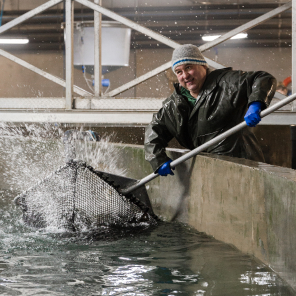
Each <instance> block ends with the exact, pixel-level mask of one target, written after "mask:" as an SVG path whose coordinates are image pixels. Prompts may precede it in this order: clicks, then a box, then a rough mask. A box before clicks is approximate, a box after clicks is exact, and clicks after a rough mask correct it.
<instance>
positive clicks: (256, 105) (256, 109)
mask: <svg viewBox="0 0 296 296" xmlns="http://www.w3.org/2000/svg"><path fill="white" fill-rule="evenodd" d="M260 112H261V103H260V102H253V103H251V104H250V106H249V109H248V111H247V113H246V115H245V117H244V119H245V122H246V123H247V125H248V126H250V127H254V126H256V125H257V124H258V123H259V122H260V121H261V117H260Z"/></svg>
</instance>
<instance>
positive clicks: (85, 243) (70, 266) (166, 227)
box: [0, 191, 295, 296]
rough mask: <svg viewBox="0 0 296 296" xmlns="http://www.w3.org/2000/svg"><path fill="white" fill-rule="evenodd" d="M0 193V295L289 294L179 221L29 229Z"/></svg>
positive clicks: (247, 260)
mask: <svg viewBox="0 0 296 296" xmlns="http://www.w3.org/2000/svg"><path fill="white" fill-rule="evenodd" d="M14 196H15V195H13V194H12V193H9V192H4V191H1V194H0V294H1V295H30V296H31V295H88V296H91V295H198V296H199V295H234V296H240V295H265V296H266V295H285V296H286V295H295V294H294V293H293V292H291V290H289V287H288V286H287V285H286V284H285V283H284V281H283V280H281V278H279V277H278V276H277V275H276V274H275V273H274V272H273V271H271V270H270V269H268V268H267V267H266V266H264V265H263V264H262V263H260V262H258V261H256V260H254V259H253V258H251V257H250V256H247V255H245V254H242V253H241V252H239V251H237V250H236V249H234V248H233V247H231V246H229V245H227V244H223V243H221V242H219V241H216V240H215V239H213V238H211V237H208V236H206V235H204V234H202V233H199V232H197V231H196V230H193V229H191V228H189V227H188V226H186V225H183V224H180V223H161V224H159V225H158V226H156V227H143V228H137V229H133V230H129V231H123V230H122V231H121V230H117V231H113V232H112V233H108V232H105V233H104V235H96V234H90V233H85V234H81V235H79V236H75V235H71V234H63V233H58V232H57V231H56V230H52V231H50V230H47V231H36V229H32V228H29V227H26V226H25V225H23V223H22V220H21V212H20V209H18V208H16V207H15V206H14V204H13V202H12V199H13V197H14Z"/></svg>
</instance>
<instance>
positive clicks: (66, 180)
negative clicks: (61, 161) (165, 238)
mask: <svg viewBox="0 0 296 296" xmlns="http://www.w3.org/2000/svg"><path fill="white" fill-rule="evenodd" d="M118 188H119V186H118V185H116V184H114V182H113V181H109V180H108V177H107V175H104V173H103V172H99V171H96V170H94V169H93V168H92V167H91V166H88V165H87V164H86V163H85V162H83V161H73V160H72V161H70V162H68V163H67V164H66V165H64V166H62V167H60V168H59V169H58V170H56V171H55V172H53V173H52V174H50V175H49V176H48V177H47V178H45V179H43V180H42V181H40V182H39V183H38V184H36V185H35V186H33V187H31V188H30V189H28V190H27V191H25V192H23V193H22V194H20V195H18V196H17V197H16V198H15V203H16V204H17V205H20V206H21V207H22V211H23V220H24V221H25V223H26V224H28V225H30V226H34V227H40V228H44V227H49V226H52V227H57V228H63V229H67V230H71V231H83V230H87V229H95V228H98V227H101V226H124V227H126V226H132V225H139V224H141V223H146V224H147V223H148V224H156V223H157V221H158V218H157V216H155V215H154V214H153V212H152V211H150V208H149V207H147V206H146V205H145V204H144V203H142V202H141V201H140V200H138V199H137V198H136V197H135V196H133V195H132V194H130V195H128V196H124V195H122V194H121V193H119V192H118Z"/></svg>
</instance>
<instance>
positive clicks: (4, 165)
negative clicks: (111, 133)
mask: <svg viewBox="0 0 296 296" xmlns="http://www.w3.org/2000/svg"><path fill="white" fill-rule="evenodd" d="M63 136H64V130H63V129H62V128H61V127H59V126H55V125H52V124H43V125H40V124H23V125H19V126H13V125H11V124H6V123H1V124H0V163H1V170H2V171H0V175H1V173H2V175H3V177H2V178H0V179H2V181H0V188H1V189H6V190H10V191H12V192H17V193H20V192H23V191H25V190H28V189H29V188H31V187H34V186H36V184H38V183H42V182H44V179H46V178H47V177H48V176H49V175H52V174H53V173H55V172H56V171H57V170H58V169H59V168H60V167H62V166H64V165H65V160H66V157H65V148H64V144H63ZM109 139H110V137H108V136H106V137H103V138H102V139H101V141H99V142H89V141H87V140H83V141H82V140H81V141H76V142H75V144H76V150H77V153H76V158H77V159H80V160H83V161H84V162H86V163H87V164H88V165H91V166H92V167H94V168H95V169H96V170H101V171H105V172H109V173H113V174H117V175H124V174H125V170H123V169H120V168H119V167H118V164H117V163H118V161H119V159H118V157H119V153H118V149H122V148H120V147H118V146H116V145H115V144H113V143H110V140H109ZM66 177H67V176H61V178H62V180H59V182H55V181H53V182H52V184H50V185H51V186H48V187H47V190H44V191H43V192H41V193H40V194H39V195H38V194H37V195H36V198H35V199H36V200H34V203H36V204H40V208H42V213H43V215H46V221H47V230H48V231H50V232H52V231H55V230H56V231H60V230H61V227H60V223H59V221H58V217H59V216H60V215H57V213H58V211H59V209H58V208H57V207H58V203H57V202H56V201H57V199H56V198H58V199H60V198H63V196H65V195H67V194H69V190H68V187H69V186H71V184H70V183H69V181H67V180H66V179H67V178H66ZM65 182H68V183H69V184H70V185H69V184H68V185H67V186H68V187H67V186H66V185H64V184H65ZM57 186H60V190H59V189H58V190H57ZM65 186H66V187H65ZM48 188H49V189H48ZM50 188H52V189H54V190H51V189H50ZM52 191H56V192H59V194H58V196H54V194H53V193H52ZM70 193H71V192H70ZM52 194H53V195H52ZM16 195H17V194H15V196H16Z"/></svg>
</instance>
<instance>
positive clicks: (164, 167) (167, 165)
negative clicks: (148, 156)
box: [157, 159, 175, 176]
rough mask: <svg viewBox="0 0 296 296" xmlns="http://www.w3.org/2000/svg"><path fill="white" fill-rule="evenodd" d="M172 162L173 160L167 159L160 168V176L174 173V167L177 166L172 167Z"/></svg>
mask: <svg viewBox="0 0 296 296" xmlns="http://www.w3.org/2000/svg"><path fill="white" fill-rule="evenodd" d="M171 162H172V160H171V159H170V160H169V161H167V162H166V163H164V164H163V165H162V166H161V167H160V168H159V169H158V170H157V173H158V174H159V175H160V176H167V175H174V173H173V171H172V169H173V170H174V169H175V168H171V167H170V163H171Z"/></svg>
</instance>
